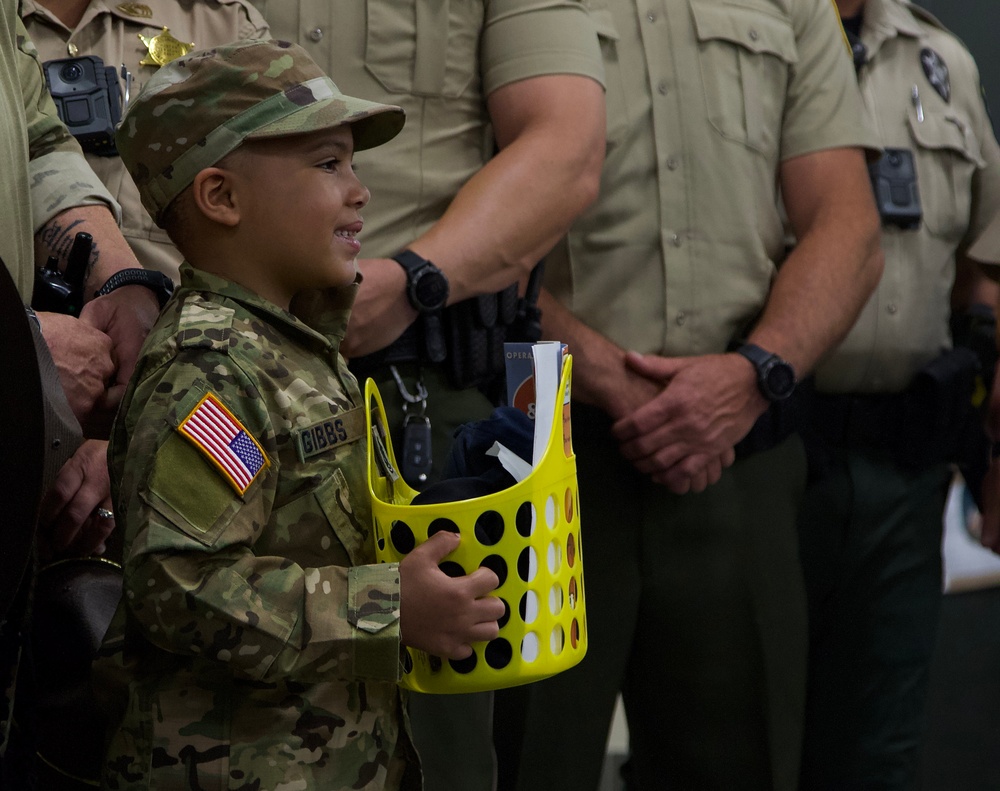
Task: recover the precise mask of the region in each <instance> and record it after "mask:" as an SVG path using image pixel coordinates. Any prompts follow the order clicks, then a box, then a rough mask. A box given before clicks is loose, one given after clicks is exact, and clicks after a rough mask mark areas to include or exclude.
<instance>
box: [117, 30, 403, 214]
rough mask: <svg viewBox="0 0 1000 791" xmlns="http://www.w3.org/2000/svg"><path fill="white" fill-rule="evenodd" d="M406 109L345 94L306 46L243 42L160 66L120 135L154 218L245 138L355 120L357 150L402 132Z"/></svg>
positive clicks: (130, 108)
mask: <svg viewBox="0 0 1000 791" xmlns="http://www.w3.org/2000/svg"><path fill="white" fill-rule="evenodd" d="M403 117H404V116H403V110H402V109H401V108H399V107H394V106H392V105H387V104H376V103H374V102H368V101H365V100H363V99H355V98H353V97H351V96H345V95H344V94H342V93H341V92H340V89H339V88H337V86H336V85H335V84H334V82H333V81H332V80H331V79H330V78H329V77H328V76H326V74H324V73H323V70H322V69H320V67H319V66H317V65H316V63H315V62H314V61H313V60H312V58H310V57H309V55H308V54H307V53H306V51H305V50H304V49H302V47H300V46H298V45H296V44H290V43H288V42H286V41H259V40H246V41H241V42H237V43H234V44H227V45H225V46H221V47H214V48H212V49H207V50H201V51H198V52H192V53H190V54H188V55H186V56H184V57H181V58H178V59H177V60H174V61H172V62H170V63H169V64H167V65H166V66H164V67H163V68H161V69H160V70H159V71H158V72H156V74H154V75H153V76H152V77H151V78H150V80H149V81H148V82H147V83H146V85H145V86H144V87H143V89H142V92H141V93H140V94H139V95H138V96H137V97H136V98H135V99H133V100H132V101H131V102H130V103H129V105H128V108H127V109H126V111H125V113H124V117H123V118H122V122H121V125H120V126H119V127H118V131H117V133H116V135H115V140H116V143H117V146H118V153H119V155H120V156H121V158H122V161H123V162H124V163H125V167H126V168H128V171H129V173H130V174H131V176H132V178H133V180H134V181H135V183H136V186H137V187H138V188H139V195H140V197H141V198H142V205H143V206H145V207H146V210H147V211H148V212H149V213H150V214H151V215H152V216H153V217H154V218H155V219H157V220H159V219H160V217H161V216H162V213H163V210H164V209H166V208H167V206H168V205H170V202H171V201H172V200H173V199H174V198H176V197H177V196H178V195H179V194H180V192H181V191H182V190H183V189H184V188H185V187H187V186H188V185H189V184H191V183H192V182H193V181H194V177H195V176H196V175H197V174H198V172H199V171H200V170H203V169H204V168H207V167H211V166H212V165H214V164H215V163H216V162H218V161H219V160H220V159H222V158H223V157H224V156H225V155H226V154H228V153H230V152H231V151H233V150H234V149H236V148H237V147H238V146H239V145H240V144H241V143H242V142H243V141H244V140H261V139H265V138H273V137H284V136H286V135H296V134H302V133H305V132H315V131H318V130H320V129H329V128H332V127H335V126H341V125H342V124H350V125H351V128H352V132H353V133H354V145H355V149H356V150H359V151H360V150H362V149H365V148H372V147H374V146H377V145H381V144H382V143H385V142H386V141H387V140H390V139H392V138H393V137H395V136H396V134H397V133H398V132H399V130H400V129H401V128H402V126H403Z"/></svg>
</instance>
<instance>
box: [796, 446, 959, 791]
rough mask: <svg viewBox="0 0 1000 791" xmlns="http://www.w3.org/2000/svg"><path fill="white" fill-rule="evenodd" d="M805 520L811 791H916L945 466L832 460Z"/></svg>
mask: <svg viewBox="0 0 1000 791" xmlns="http://www.w3.org/2000/svg"><path fill="white" fill-rule="evenodd" d="M832 453H833V456H832V458H831V459H830V463H829V464H828V465H827V467H828V469H827V472H826V474H825V475H824V477H822V478H821V479H820V480H819V481H817V482H816V483H814V484H812V485H811V486H810V487H809V489H808V491H807V496H806V500H805V503H804V506H803V509H802V514H801V519H800V530H801V545H802V561H803V568H804V571H805V576H806V587H807V592H808V597H809V618H810V659H809V680H808V698H807V720H806V722H807V725H806V739H805V747H804V752H803V767H802V788H803V790H804V791H806V790H807V791H827V790H829V791H861V790H862V789H863V790H864V791H875V790H876V789H878V791H888V790H889V789H893V790H894V791H904V789H905V790H906V791H910V790H911V789H913V788H914V782H915V772H916V768H917V761H918V757H919V746H920V738H921V734H922V731H923V725H924V721H923V712H924V702H925V699H926V696H927V678H928V671H929V666H930V660H931V653H932V650H933V646H934V637H935V634H936V631H937V624H938V615H939V610H940V604H941V531H942V521H943V514H944V507H945V502H946V500H947V495H948V484H949V481H950V479H951V473H950V469H949V467H948V465H947V464H937V465H934V466H932V467H930V468H927V469H922V470H912V469H908V468H904V467H901V466H899V465H898V464H896V463H895V462H893V461H892V460H891V459H890V458H889V457H888V456H884V455H879V454H877V453H876V452H873V451H848V450H836V451H832Z"/></svg>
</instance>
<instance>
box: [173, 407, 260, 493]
mask: <svg viewBox="0 0 1000 791" xmlns="http://www.w3.org/2000/svg"><path fill="white" fill-rule="evenodd" d="M177 430H178V431H179V432H180V433H181V434H182V435H183V436H184V437H186V438H187V439H188V440H189V441H190V442H192V443H193V444H194V446H195V447H196V448H198V450H200V451H201V452H202V453H204V454H205V455H206V456H207V457H208V460H209V461H210V462H212V464H213V465H214V466H215V467H216V469H218V470H219V472H221V473H222V475H223V477H224V478H225V479H226V480H227V481H229V485H230V486H232V487H233V488H234V489H235V490H236V493H237V494H239V495H241V496H242V495H243V494H245V493H246V490H247V489H249V488H250V484H252V483H253V482H254V480H255V479H256V478H257V475H258V473H260V471H261V470H263V469H264V468H265V467H267V466H268V465H269V464H270V462H269V461H268V459H267V455H266V454H265V453H264V450H263V448H261V446H260V445H259V444H258V443H257V440H255V439H254V438H253V435H252V434H251V433H250V432H249V431H247V430H246V428H244V426H243V424H242V423H240V421H239V420H237V418H236V417H235V416H234V415H233V413H232V412H230V411H229V410H228V409H226V407H225V406H224V405H223V403H222V402H221V401H220V400H219V399H218V398H217V397H216V396H215V395H214V394H212V393H207V394H206V395H205V396H204V397H203V398H202V399H201V400H200V401H199V402H198V404H197V405H196V406H195V408H194V409H192V410H191V412H190V413H189V414H188V416H187V417H186V418H184V420H182V421H181V424H180V425H179V426H178V427H177Z"/></svg>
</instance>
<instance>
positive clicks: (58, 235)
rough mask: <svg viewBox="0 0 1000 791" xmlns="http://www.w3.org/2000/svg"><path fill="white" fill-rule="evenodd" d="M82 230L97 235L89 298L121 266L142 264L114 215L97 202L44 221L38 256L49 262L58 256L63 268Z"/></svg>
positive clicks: (37, 236)
mask: <svg viewBox="0 0 1000 791" xmlns="http://www.w3.org/2000/svg"><path fill="white" fill-rule="evenodd" d="M81 232H86V233H89V234H90V235H91V236H92V237H94V248H93V250H92V251H91V254H90V264H89V266H88V267H87V274H86V278H85V281H84V292H83V293H84V299H85V300H86V301H89V300H90V299H92V298H93V296H94V292H96V291H97V289H99V288H100V287H101V286H102V285H104V283H105V282H106V281H107V279H108V278H109V277H111V275H113V274H114V273H115V272H117V271H118V270H120V269H128V268H132V267H138V266H139V261H138V260H137V259H136V257H135V253H133V252H132V249H131V248H130V247H129V246H128V243H127V242H126V241H125V239H124V237H122V235H121V231H119V230H118V225H117V224H116V223H115V218H114V215H113V214H112V213H111V212H110V211H109V210H108V209H107V208H106V207H104V206H96V205H95V206H78V207H75V208H72V209H67V210H66V211H64V212H61V213H60V214H57V215H56V216H55V217H53V218H52V219H51V220H49V221H48V222H47V223H46V224H45V225H43V226H42V228H41V230H39V232H38V233H37V234H35V260H36V261H39V262H45V261H46V260H48V258H49V256H56V257H57V258H58V259H59V265H60V268H64V267H65V266H66V258H67V256H68V255H69V251H70V247H72V245H73V240H74V239H75V238H76V235H77V234H78V233H81Z"/></svg>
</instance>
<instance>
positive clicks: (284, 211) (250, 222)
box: [235, 126, 370, 308]
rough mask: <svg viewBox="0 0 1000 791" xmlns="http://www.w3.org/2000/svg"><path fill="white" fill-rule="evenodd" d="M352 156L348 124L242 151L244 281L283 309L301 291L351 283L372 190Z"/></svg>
mask: <svg viewBox="0 0 1000 791" xmlns="http://www.w3.org/2000/svg"><path fill="white" fill-rule="evenodd" d="M353 155H354V139H353V137H352V136H351V130H350V128H349V127H347V126H343V127H336V128H334V129H329V130H323V131H321V132H314V133H310V134H307V135H296V136H293V137H285V138H276V139H273V140H262V141H255V142H253V143H250V144H248V145H247V146H246V150H245V151H244V152H241V158H240V161H239V164H238V165H237V166H236V168H235V170H236V172H237V199H238V201H239V208H240V226H241V230H244V231H246V233H247V239H248V242H249V243H248V245H247V261H246V263H247V265H248V270H249V271H246V274H247V275H249V276H250V277H251V278H252V279H253V282H246V285H248V286H249V287H251V288H252V289H253V290H255V291H257V293H259V294H260V295H261V296H263V297H265V298H267V299H269V300H271V301H272V302H274V303H275V304H278V305H281V306H282V307H285V308H287V307H288V304H289V302H290V301H291V298H292V297H293V296H295V294H297V293H298V292H299V291H302V290H304V289H312V288H329V287H331V286H343V285H346V284H348V283H351V282H353V281H354V278H355V275H356V273H357V257H358V253H359V251H360V250H361V244H360V242H358V240H357V239H356V238H355V237H356V236H357V234H358V233H359V232H360V231H361V226H362V221H361V214H360V211H361V209H362V208H363V207H364V206H365V205H366V204H367V203H368V199H369V197H370V193H369V192H368V190H367V188H365V186H364V185H363V184H362V183H361V182H360V181H359V180H358V177H357V176H356V175H355V173H354V168H353V166H352V159H353Z"/></svg>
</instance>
